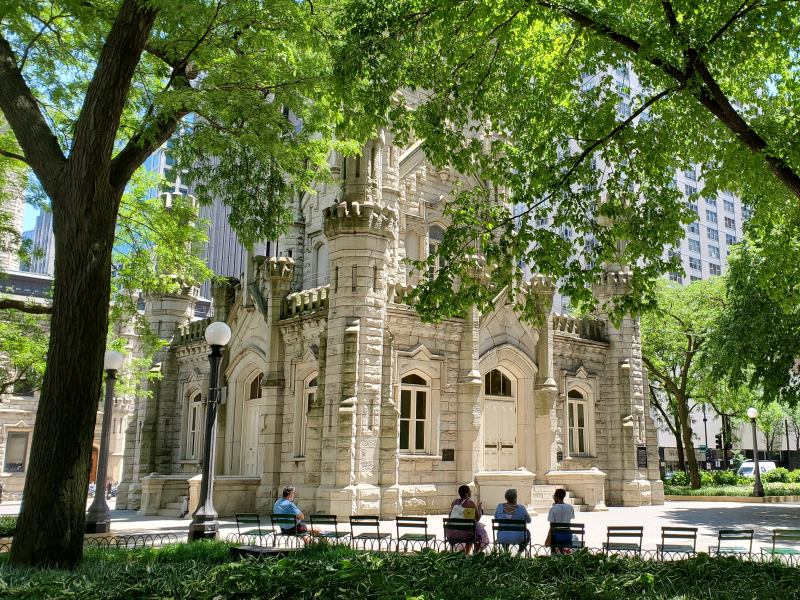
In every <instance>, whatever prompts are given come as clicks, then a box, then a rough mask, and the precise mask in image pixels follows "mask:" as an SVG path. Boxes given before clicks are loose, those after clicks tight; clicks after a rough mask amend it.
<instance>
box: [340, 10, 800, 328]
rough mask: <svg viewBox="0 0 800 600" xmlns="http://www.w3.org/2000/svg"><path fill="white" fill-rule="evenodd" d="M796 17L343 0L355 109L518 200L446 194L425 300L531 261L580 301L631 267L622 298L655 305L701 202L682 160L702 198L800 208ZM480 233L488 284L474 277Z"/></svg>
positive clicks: (474, 295)
mask: <svg viewBox="0 0 800 600" xmlns="http://www.w3.org/2000/svg"><path fill="white" fill-rule="evenodd" d="M799 20H800V8H798V5H797V3H796V2H792V1H789V2H783V1H777V0H775V1H770V0H720V1H718V2H713V3H706V4H704V5H703V6H702V7H701V6H699V5H697V4H696V3H690V2H685V1H675V2H672V1H670V0H663V1H660V2H656V1H650V2H640V3H636V4H631V3H630V2H621V1H608V2H601V3H598V2H588V1H585V0H564V1H561V2H550V1H549V0H539V1H536V2H519V1H514V0H512V1H509V2H481V1H476V2H460V1H457V0H447V1H444V2H442V1H438V0H437V1H432V0H388V1H384V0H380V1H377V0H351V2H349V5H348V11H347V21H346V23H345V24H346V26H347V27H348V28H347V35H346V44H345V45H344V49H343V50H342V52H341V54H340V55H339V57H338V59H337V61H336V66H337V68H338V69H339V70H340V72H341V74H342V75H343V78H344V80H345V81H346V82H347V85H348V86H349V88H348V89H349V91H350V101H351V105H352V106H353V107H354V108H355V109H356V110H354V111H353V115H354V117H352V118H351V119H350V120H351V121H353V123H352V124H353V125H354V126H357V125H358V124H359V123H358V122H356V121H357V119H358V117H359V116H360V115H367V116H368V118H371V119H374V120H380V119H384V120H389V121H391V122H392V123H393V124H395V125H396V126H397V127H398V128H399V129H400V131H401V132H405V133H406V134H407V135H408V136H409V137H416V138H419V139H421V140H422V143H423V146H424V148H425V151H426V152H427V154H428V156H429V157H430V158H431V160H433V161H434V162H435V163H437V164H454V165H455V166H456V167H457V168H458V169H459V170H460V171H462V172H466V173H473V174H476V175H477V176H479V177H481V178H483V179H484V180H485V181H486V182H487V188H488V189H489V190H492V189H493V188H495V187H496V188H497V189H498V190H499V191H500V192H505V194H506V197H507V198H510V199H511V200H512V201H513V203H514V207H513V208H508V209H504V208H502V207H497V206H496V204H495V203H494V202H493V200H494V194H493V193H491V192H485V193H482V194H481V193H478V192H476V191H472V192H465V193H463V194H461V195H460V196H458V197H457V198H456V199H455V200H454V201H453V202H452V203H451V205H450V207H449V214H450V215H451V217H452V218H453V225H452V226H451V227H450V228H449V229H448V231H447V234H446V236H445V241H444V243H443V244H442V247H441V251H442V252H444V253H446V254H448V256H447V264H448V268H447V269H442V270H441V271H440V275H439V277H440V278H442V279H444V280H446V281H444V282H443V284H442V285H437V284H436V283H427V284H426V286H427V287H426V286H423V289H422V291H421V292H420V298H421V300H422V306H423V312H426V309H427V312H428V313H429V314H432V315H433V316H434V317H441V316H445V315H447V314H457V313H459V312H460V311H461V310H463V308H464V307H465V306H467V305H469V304H471V303H474V302H476V301H477V302H478V303H483V304H486V303H489V302H490V301H491V299H492V298H493V294H494V293H495V292H494V291H493V290H492V289H491V287H492V286H495V287H496V286H497V285H500V286H502V285H508V284H512V285H513V283H514V282H515V281H519V280H520V279H521V271H522V267H521V266H520V265H529V266H530V267H531V268H532V269H534V270H537V271H539V272H542V273H545V274H548V275H552V276H555V277H557V278H558V279H559V281H560V283H561V284H562V288H563V290H564V291H565V293H567V294H569V295H570V296H572V297H573V299H574V301H575V302H576V303H579V302H581V301H583V302H587V301H591V298H590V292H589V288H588V284H589V283H590V282H591V281H594V280H595V279H596V277H597V275H598V272H599V270H600V269H602V268H603V267H604V265H606V264H611V265H614V264H617V265H619V264H621V265H627V266H629V267H630V268H631V269H632V270H633V271H634V274H635V275H637V277H636V278H635V279H634V281H635V282H637V283H636V284H635V285H634V288H633V290H632V294H631V297H630V298H628V299H626V300H625V301H624V302H622V303H621V304H620V305H619V306H620V307H621V308H622V309H631V308H636V307H638V306H641V305H643V304H648V303H649V302H651V301H652V299H653V292H654V289H653V287H652V286H653V283H652V282H653V280H654V279H653V276H654V275H656V274H658V273H663V272H665V271H667V270H677V269H675V268H674V267H675V264H676V263H675V262H674V261H670V260H669V258H665V257H663V256H662V252H663V248H664V246H665V245H669V244H672V243H675V241H676V240H677V239H679V238H680V237H682V236H683V232H682V229H681V223H682V222H684V223H686V222H689V221H691V220H692V219H693V218H694V217H693V216H692V215H691V214H690V213H689V212H688V211H687V210H686V206H685V204H684V198H683V196H682V194H681V193H680V192H679V190H676V189H675V187H674V180H675V172H676V169H687V168H694V165H698V166H699V167H698V168H699V179H700V180H701V181H702V182H703V185H704V188H703V190H702V192H701V193H702V194H704V195H715V194H716V192H717V191H718V190H721V189H726V190H732V191H734V192H736V193H738V194H739V195H740V196H741V197H742V198H743V200H744V201H745V202H746V203H748V204H751V205H753V206H755V208H756V210H757V212H764V213H772V212H773V211H775V210H781V209H782V208H785V207H788V206H795V205H797V200H798V197H799V196H800V178H798V173H800V154H798V149H799V148H800V146H799V145H798V144H800V138H798V136H797V134H796V131H797V128H798V123H799V122H798V118H799V117H798V114H797V112H796V106H797V105H798V100H800V98H798V91H799V89H798V82H799V79H798V78H799V77H800V70H798V69H797V60H798V58H797V52H796V49H797V48H798V42H800V39H799V37H800V27H799V26H798V25H799V24H800V23H798V21H799ZM634 83H638V85H634ZM398 90H408V93H405V94H398V93H397V91H398ZM479 134H480V135H482V136H484V139H481V137H480V135H479ZM700 165H701V166H700ZM690 200H693V199H692V198H690ZM544 219H550V226H548V227H542V223H543V220H544ZM470 244H472V245H479V246H480V248H481V250H482V252H483V253H484V255H485V256H486V257H487V261H488V262H489V264H490V265H491V266H493V267H494V269H495V270H494V272H493V273H492V277H491V284H492V286H487V285H485V283H484V282H480V281H475V280H474V278H470V277H469V274H470V272H471V271H470V270H471V268H472V266H471V264H470V263H471V259H470V260H465V259H464V258H463V257H464V254H465V247H466V246H468V245H470ZM454 281H458V282H459V290H460V293H459V294H456V295H453V294H449V293H448V291H449V290H450V287H451V285H450V284H451V283H453V282H454Z"/></svg>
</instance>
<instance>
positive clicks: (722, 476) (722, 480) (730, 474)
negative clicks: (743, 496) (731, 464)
mask: <svg viewBox="0 0 800 600" xmlns="http://www.w3.org/2000/svg"><path fill="white" fill-rule="evenodd" d="M711 473H712V475H713V477H714V481H713V484H714V485H717V486H720V485H736V484H737V483H738V476H737V475H736V472H735V471H711ZM704 485H705V484H704Z"/></svg>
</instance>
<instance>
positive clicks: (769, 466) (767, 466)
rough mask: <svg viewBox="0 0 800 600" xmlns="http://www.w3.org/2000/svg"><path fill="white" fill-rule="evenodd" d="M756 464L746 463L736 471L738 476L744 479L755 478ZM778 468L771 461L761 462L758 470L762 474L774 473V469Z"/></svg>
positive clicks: (750, 461) (749, 461)
mask: <svg viewBox="0 0 800 600" xmlns="http://www.w3.org/2000/svg"><path fill="white" fill-rule="evenodd" d="M755 466H756V464H755V463H754V462H753V461H752V460H746V461H744V462H743V463H742V464H741V466H740V467H739V470H738V471H736V474H737V475H742V476H744V477H754V474H753V470H754V469H755ZM777 468H778V467H777V466H776V465H775V463H774V462H772V461H769V460H760V461H758V470H759V471H761V472H762V473H766V472H767V471H772V470H773V469H777Z"/></svg>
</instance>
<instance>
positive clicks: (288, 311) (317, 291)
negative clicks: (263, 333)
mask: <svg viewBox="0 0 800 600" xmlns="http://www.w3.org/2000/svg"><path fill="white" fill-rule="evenodd" d="M329 291H330V285H323V286H320V287H317V288H312V289H310V290H302V291H300V292H294V293H292V294H289V295H288V296H286V302H285V304H284V310H283V318H284V319H290V318H292V317H298V316H300V315H303V314H307V313H312V312H316V311H318V310H328V292H329Z"/></svg>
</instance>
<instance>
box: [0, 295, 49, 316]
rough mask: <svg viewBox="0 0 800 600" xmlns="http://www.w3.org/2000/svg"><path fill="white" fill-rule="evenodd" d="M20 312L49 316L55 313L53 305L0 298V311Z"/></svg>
mask: <svg viewBox="0 0 800 600" xmlns="http://www.w3.org/2000/svg"><path fill="white" fill-rule="evenodd" d="M9 309H13V310H18V311H19V312H23V313H27V314H29V315H49V314H52V313H53V305H52V304H33V303H31V302H25V301H24V300H14V299H12V298H0V310H9Z"/></svg>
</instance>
